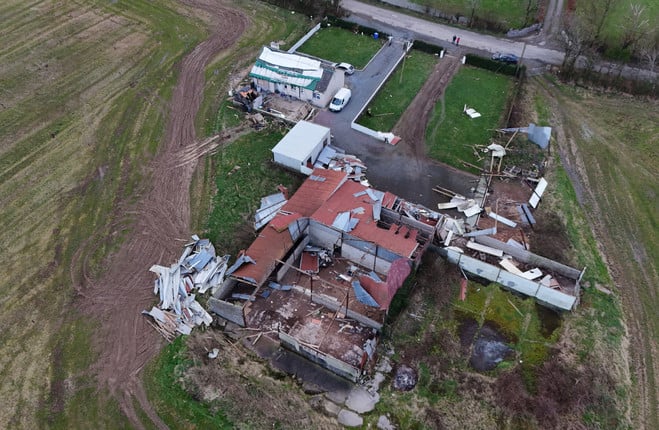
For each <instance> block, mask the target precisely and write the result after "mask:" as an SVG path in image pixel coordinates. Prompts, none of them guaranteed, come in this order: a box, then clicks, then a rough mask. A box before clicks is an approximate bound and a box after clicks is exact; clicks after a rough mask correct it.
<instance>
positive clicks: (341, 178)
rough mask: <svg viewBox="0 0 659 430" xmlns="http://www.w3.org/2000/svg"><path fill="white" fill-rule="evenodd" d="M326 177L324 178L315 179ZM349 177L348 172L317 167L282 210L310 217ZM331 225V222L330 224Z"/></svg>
mask: <svg viewBox="0 0 659 430" xmlns="http://www.w3.org/2000/svg"><path fill="white" fill-rule="evenodd" d="M312 177H315V178H324V180H313V179H311V178H312ZM347 178H348V174H347V173H346V172H341V171H335V170H327V169H320V168H316V169H314V170H313V173H312V174H311V176H310V177H309V178H307V180H306V181H304V182H303V183H302V185H301V186H300V188H298V190H297V191H296V192H295V194H294V195H293V196H292V197H291V198H290V199H289V200H288V202H287V203H286V204H285V205H284V207H283V208H282V210H285V211H287V212H297V213H299V214H300V215H301V216H303V217H310V216H311V215H312V214H313V213H314V212H316V210H317V209H318V208H319V207H320V205H322V204H323V203H324V202H325V201H326V200H327V199H328V198H329V197H330V196H331V195H332V194H333V193H334V191H336V190H337V189H338V188H339V187H340V186H341V184H343V183H344V182H345V181H346V180H347ZM330 225H331V224H330Z"/></svg>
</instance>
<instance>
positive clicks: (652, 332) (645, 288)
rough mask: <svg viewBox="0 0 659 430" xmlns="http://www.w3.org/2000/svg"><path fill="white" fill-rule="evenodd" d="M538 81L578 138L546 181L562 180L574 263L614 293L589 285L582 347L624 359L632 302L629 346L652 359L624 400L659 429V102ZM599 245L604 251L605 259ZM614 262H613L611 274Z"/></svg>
mask: <svg viewBox="0 0 659 430" xmlns="http://www.w3.org/2000/svg"><path fill="white" fill-rule="evenodd" d="M533 88H536V89H537V90H538V94H539V97H541V98H542V100H543V101H542V103H543V104H546V105H548V106H551V110H552V112H553V116H552V122H553V125H554V126H555V127H561V128H562V129H563V132H564V133H565V134H566V136H569V138H570V140H569V141H567V142H564V143H562V146H561V147H560V149H561V161H562V164H563V165H564V166H567V167H565V169H557V170H556V171H555V174H554V175H552V176H550V177H549V178H548V180H549V181H550V183H554V184H555V186H554V187H552V189H550V190H549V193H548V195H547V202H548V203H550V205H551V207H554V208H556V209H557V210H558V211H559V212H560V213H561V214H562V218H563V219H564V220H565V223H566V228H567V232H568V235H569V236H570V239H571V241H572V242H573V243H574V244H575V249H577V250H579V253H578V255H577V256H576V260H577V262H576V263H575V264H581V265H584V266H587V268H588V269H587V272H586V277H585V279H586V283H585V284H586V285H591V286H592V285H604V286H605V287H606V288H609V289H612V290H613V291H614V293H613V295H612V296H606V295H604V294H602V293H600V292H598V291H596V290H594V288H590V289H589V290H587V291H586V292H585V294H584V297H583V304H582V312H583V313H582V314H581V317H580V319H579V320H578V321H577V322H576V323H575V324H576V325H577V326H578V327H579V329H577V332H578V333H579V336H581V337H582V338H581V339H579V341H578V343H577V345H579V346H580V348H579V351H578V354H579V356H580V357H583V358H584V360H591V359H592V357H593V356H598V355H599V356H600V357H602V356H604V357H606V355H607V354H610V355H611V356H609V357H606V358H604V360H607V361H609V362H611V363H616V362H618V360H621V358H620V357H617V356H616V354H615V353H613V351H618V350H619V346H618V345H619V344H620V342H621V339H622V338H623V337H624V336H625V332H624V328H623V327H622V325H621V318H622V310H621V305H622V306H624V308H625V311H626V315H625V321H626V324H627V327H634V328H633V329H632V333H631V337H632V340H631V346H630V348H631V352H632V354H633V356H635V357H639V359H641V358H640V357H642V360H644V361H645V363H646V364H645V365H644V374H643V376H642V377H641V379H640V380H636V381H635V382H634V383H633V385H632V386H631V387H625V386H622V387H621V389H620V392H621V395H620V396H619V397H620V398H618V399H617V402H620V403H622V402H623V400H625V399H624V398H623V397H624V396H625V395H626V396H628V397H629V396H631V397H632V399H631V405H632V413H633V415H635V416H638V411H639V410H640V409H639V408H640V404H642V403H644V404H646V407H645V410H646V411H647V414H648V415H647V416H646V420H647V422H648V423H650V424H649V425H650V427H656V426H657V425H658V424H659V417H658V416H657V411H656V408H654V407H653V406H650V405H656V404H657V399H656V395H655V391H654V389H653V388H649V387H654V386H656V379H657V374H656V373H655V370H654V369H655V368H656V362H655V360H656V358H654V356H653V353H652V351H653V348H656V342H657V333H659V318H657V313H656V311H655V309H656V307H657V299H656V295H655V294H654V291H655V286H656V285H657V284H658V283H659V276H658V275H657V270H656V264H655V262H656V261H658V259H659V245H658V243H659V238H658V237H657V231H658V229H657V225H658V224H659V221H658V217H657V209H659V207H658V206H657V199H656V195H657V193H659V181H658V179H657V178H659V170H658V169H657V162H656V160H657V155H658V152H657V149H656V148H657V143H658V140H657V139H658V138H659V128H658V127H657V124H658V123H659V115H658V113H657V112H659V111H658V110H657V108H656V102H655V101H652V100H644V99H642V98H632V97H626V96H619V95H603V94H597V93H595V92H589V91H582V90H576V89H574V88H571V87H567V86H563V85H560V84H556V83H554V82H550V81H549V80H546V79H541V78H537V79H535V80H534V83H533ZM575 180H578V183H580V184H582V185H580V186H578V187H575V189H573V188H572V186H571V184H570V181H572V182H574V181H575ZM591 231H593V232H594V235H593V233H591ZM600 252H603V253H604V255H605V256H606V266H605V264H604V262H603V261H602V259H601V257H600V256H599V253H600ZM607 266H608V267H609V268H612V270H611V271H610V273H609V271H608V270H607V268H606V267H607ZM599 359H600V360H602V358H599ZM617 366H619V365H617ZM622 366H623V367H624V365H622ZM615 368H617V367H612V369H615ZM637 377H638V375H637V374H635V375H633V376H632V378H637ZM644 387H645V388H644ZM637 390H638V391H637ZM630 393H632V394H630ZM626 401H630V399H629V398H627V399H626ZM623 407H624V404H623ZM623 410H624V409H623ZM592 418H593V419H596V420H597V422H599V423H600V424H602V423H606V420H607V416H606V414H604V413H603V412H602V411H600V413H599V414H595V415H593V416H592Z"/></svg>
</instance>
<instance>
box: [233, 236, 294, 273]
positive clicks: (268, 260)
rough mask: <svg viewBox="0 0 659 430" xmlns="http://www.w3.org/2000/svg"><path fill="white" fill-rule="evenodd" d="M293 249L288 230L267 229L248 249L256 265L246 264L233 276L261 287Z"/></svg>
mask: <svg viewBox="0 0 659 430" xmlns="http://www.w3.org/2000/svg"><path fill="white" fill-rule="evenodd" d="M292 247H293V240H292V239H291V234H290V233H289V232H288V230H284V231H282V232H278V231H277V230H275V229H274V228H270V227H266V228H264V229H263V230H261V233H260V234H259V236H258V237H257V238H256V239H255V240H254V242H252V244H251V245H250V246H249V248H247V251H246V254H247V255H249V256H250V257H252V259H253V260H254V261H256V264H244V265H243V266H241V267H240V268H239V269H238V270H236V271H235V272H233V273H232V274H231V276H232V277H234V278H239V279H242V280H244V281H246V282H250V283H254V284H256V285H261V284H263V283H264V282H265V280H266V279H268V276H270V274H271V273H272V271H273V270H275V267H276V266H277V262H276V261H275V260H281V259H282V258H284V256H285V255H286V253H287V252H288V250H289V249H291V248H292Z"/></svg>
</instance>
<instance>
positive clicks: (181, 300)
mask: <svg viewBox="0 0 659 430" xmlns="http://www.w3.org/2000/svg"><path fill="white" fill-rule="evenodd" d="M192 239H193V242H191V243H188V244H186V245H185V249H184V250H183V254H182V255H181V258H180V259H179V261H178V262H177V263H174V264H172V265H171V266H170V267H165V266H159V265H153V266H151V268H150V269H149V271H151V272H153V273H155V274H157V275H158V278H157V279H156V280H155V282H154V289H153V292H154V294H157V295H159V296H160V302H159V304H158V305H157V306H154V307H152V308H151V310H150V311H142V313H143V314H144V315H149V316H150V317H152V318H153V320H154V323H152V325H153V327H154V328H155V329H156V330H158V332H160V334H162V335H163V336H164V337H165V339H167V340H168V341H172V340H173V339H174V338H175V337H176V336H178V334H190V333H191V332H192V329H193V328H194V327H195V326H198V325H201V324H205V325H207V326H208V325H210V323H211V322H212V321H213V319H212V317H211V316H210V314H209V313H208V312H206V310H205V309H204V308H203V307H202V306H201V305H200V304H199V302H197V300H195V294H193V293H192V292H193V291H195V290H196V291H198V292H199V293H200V294H203V293H205V292H206V291H208V290H209V289H210V290H211V292H212V293H214V292H215V290H216V289H217V288H218V287H219V286H220V285H221V284H222V283H223V282H224V278H225V276H226V274H227V271H228V264H227V263H228V262H229V256H228V255H225V256H222V257H220V256H217V255H215V247H214V246H213V244H212V243H211V242H210V240H208V239H200V238H199V237H198V236H196V235H194V236H192Z"/></svg>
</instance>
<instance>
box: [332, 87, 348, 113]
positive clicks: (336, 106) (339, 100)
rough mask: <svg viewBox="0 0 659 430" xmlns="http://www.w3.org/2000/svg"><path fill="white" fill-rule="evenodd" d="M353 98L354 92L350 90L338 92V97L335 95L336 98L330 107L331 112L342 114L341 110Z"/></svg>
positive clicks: (342, 89)
mask: <svg viewBox="0 0 659 430" xmlns="http://www.w3.org/2000/svg"><path fill="white" fill-rule="evenodd" d="M351 96H352V91H350V89H348V88H341V89H340V90H339V91H337V92H336V95H334V98H333V99H332V101H331V103H330V105H329V110H331V111H332V112H340V111H341V109H343V107H344V106H345V105H347V104H348V102H349V101H350V97H351Z"/></svg>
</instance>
